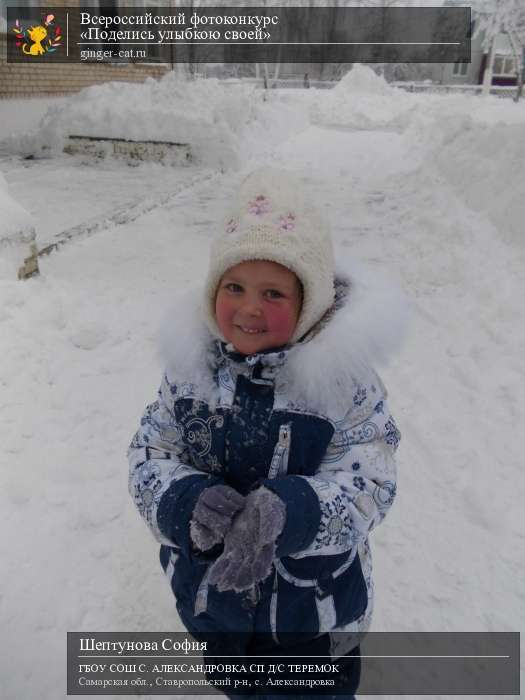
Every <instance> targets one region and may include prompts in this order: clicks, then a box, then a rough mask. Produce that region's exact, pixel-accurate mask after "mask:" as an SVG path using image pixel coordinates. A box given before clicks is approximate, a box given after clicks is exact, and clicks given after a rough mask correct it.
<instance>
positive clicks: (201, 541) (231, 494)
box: [190, 484, 246, 552]
mask: <svg viewBox="0 0 525 700" xmlns="http://www.w3.org/2000/svg"><path fill="white" fill-rule="evenodd" d="M245 501H246V499H245V497H244V496H241V494H240V493H238V492H237V491H236V490H235V489H232V488H231V487H230V486H226V484H217V485H215V486H210V487H209V488H207V489H204V491H203V492H202V493H201V495H200V496H199V498H198V499H197V503H196V505H195V508H194V509H193V517H192V520H191V522H190V537H191V540H192V542H193V544H194V545H195V547H197V549H200V550H201V552H204V551H205V550H207V549H210V548H211V547H213V546H214V545H216V544H218V543H219V542H222V540H223V539H224V536H225V534H226V533H227V532H228V530H229V529H230V527H231V524H232V520H233V518H234V516H235V514H236V513H238V512H239V511H240V510H242V508H243V506H244V503H245Z"/></svg>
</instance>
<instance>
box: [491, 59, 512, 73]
mask: <svg viewBox="0 0 525 700" xmlns="http://www.w3.org/2000/svg"><path fill="white" fill-rule="evenodd" d="M516 73H517V70H516V61H515V60H514V57H513V56H496V57H495V59H494V65H493V68H492V74H493V75H502V76H512V77H514V76H515V75H516Z"/></svg>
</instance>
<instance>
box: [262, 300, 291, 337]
mask: <svg viewBox="0 0 525 700" xmlns="http://www.w3.org/2000/svg"><path fill="white" fill-rule="evenodd" d="M266 322H267V324H268V327H269V328H270V329H271V330H272V332H273V333H278V334H280V335H281V334H283V335H286V334H291V332H292V331H293V329H294V328H295V318H294V314H293V311H292V310H291V309H289V308H288V307H270V308H268V309H267V311H266Z"/></svg>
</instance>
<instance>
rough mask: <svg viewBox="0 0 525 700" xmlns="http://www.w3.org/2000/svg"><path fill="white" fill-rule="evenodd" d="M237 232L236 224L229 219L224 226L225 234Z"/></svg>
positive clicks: (233, 220)
mask: <svg viewBox="0 0 525 700" xmlns="http://www.w3.org/2000/svg"><path fill="white" fill-rule="evenodd" d="M236 230H237V222H236V221H235V219H230V220H229V221H228V223H227V224H226V233H233V232H234V231H236Z"/></svg>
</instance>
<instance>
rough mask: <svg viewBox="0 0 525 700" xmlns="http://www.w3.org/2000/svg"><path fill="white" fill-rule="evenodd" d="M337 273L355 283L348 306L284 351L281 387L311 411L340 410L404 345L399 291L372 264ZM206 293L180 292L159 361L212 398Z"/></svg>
mask: <svg viewBox="0 0 525 700" xmlns="http://www.w3.org/2000/svg"><path fill="white" fill-rule="evenodd" d="M337 278H338V279H341V280H343V282H346V283H347V284H348V285H349V291H348V294H347V297H346V301H345V303H344V305H343V306H342V308H340V309H338V310H337V311H336V312H335V313H334V315H333V316H332V317H331V318H330V320H329V321H328V323H326V325H325V326H323V327H322V328H321V330H320V331H319V332H318V333H317V334H313V337H311V338H310V337H308V338H307V339H306V340H305V341H304V342H302V343H297V344H295V345H293V346H291V347H290V348H289V349H287V350H286V351H285V353H286V360H285V362H284V363H283V364H282V366H281V367H280V368H279V372H278V375H277V377H276V390H278V391H280V392H283V393H285V394H286V395H287V396H289V398H290V400H291V401H293V403H294V404H301V405H305V406H307V407H308V408H309V410H312V411H318V412H319V413H323V414H333V413H336V414H337V415H342V414H344V412H345V410H348V406H349V397H351V396H352V395H353V389H354V388H355V385H356V383H358V382H360V383H365V382H367V381H370V380H371V379H372V380H373V378H374V377H375V372H374V370H375V369H376V368H380V367H382V366H385V365H386V364H387V362H388V360H389V358H390V357H391V356H392V354H394V353H395V352H396V351H398V350H399V348H400V346H401V342H402V340H403V337H404V334H405V330H406V325H407V319H408V304H407V301H406V297H405V295H404V294H403V292H402V291H401V290H400V288H399V287H398V286H396V285H395V284H393V283H391V282H389V281H386V279H385V278H384V276H383V275H382V274H380V273H378V272H376V271H375V270H374V269H372V268H366V267H364V266H361V265H360V266H356V265H353V266H352V268H351V269H350V270H349V272H348V273H347V274H338V275H337ZM203 297H204V293H203V291H202V290H200V289H198V290H192V291H191V292H185V293H184V294H183V295H181V296H180V297H179V299H178V302H177V306H176V309H175V310H174V311H172V312H171V313H170V314H169V315H168V316H167V318H166V319H165V321H164V323H163V327H162V331H161V359H162V361H163V363H164V365H165V366H166V367H167V370H168V372H169V374H170V375H171V376H173V377H174V378H177V379H178V381H179V382H180V381H184V382H189V383H192V384H194V385H196V387H198V389H197V393H198V394H199V395H201V394H202V396H203V398H209V399H211V400H212V401H214V400H215V399H216V397H217V387H216V384H215V382H214V379H213V371H214V367H215V366H216V364H217V359H216V353H215V338H214V337H213V336H212V335H211V333H210V331H209V330H208V328H207V327H206V325H205V323H204V321H203V320H202V318H203V316H202V307H201V306H200V303H199V302H200V301H201V300H202V299H203ZM279 364H280V363H279ZM240 366H241V365H237V367H238V368H239V367H240Z"/></svg>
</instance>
